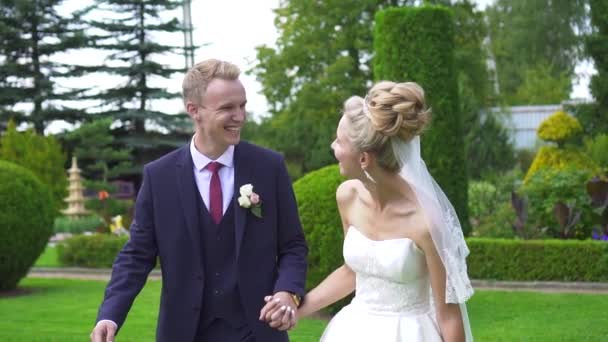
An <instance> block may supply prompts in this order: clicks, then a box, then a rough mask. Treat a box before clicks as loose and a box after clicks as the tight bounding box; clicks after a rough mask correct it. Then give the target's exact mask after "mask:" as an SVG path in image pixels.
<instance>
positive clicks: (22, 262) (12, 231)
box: [0, 161, 54, 291]
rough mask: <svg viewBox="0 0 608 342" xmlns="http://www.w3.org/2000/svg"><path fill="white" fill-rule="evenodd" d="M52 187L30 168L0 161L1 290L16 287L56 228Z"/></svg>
mask: <svg viewBox="0 0 608 342" xmlns="http://www.w3.org/2000/svg"><path fill="white" fill-rule="evenodd" d="M53 216H54V208H53V201H52V195H51V192H50V190H49V188H48V187H47V186H46V185H45V184H43V183H42V182H41V181H40V180H38V178H37V177H36V176H35V175H34V174H33V173H32V172H31V171H29V170H27V169H25V168H23V167H21V166H18V165H15V164H13V163H10V162H7V161H0V291H2V290H11V289H14V288H15V287H16V286H17V284H18V283H19V280H21V278H23V277H24V276H25V275H26V274H27V271H28V270H29V268H30V267H31V266H32V265H33V264H34V262H35V261H36V259H38V257H39V256H40V254H41V253H42V251H43V250H44V247H45V246H46V244H47V242H48V240H49V237H50V236H51V234H52V232H53Z"/></svg>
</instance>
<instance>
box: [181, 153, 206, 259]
mask: <svg viewBox="0 0 608 342" xmlns="http://www.w3.org/2000/svg"><path fill="white" fill-rule="evenodd" d="M176 166H177V167H176V177H177V186H178V190H179V195H180V200H181V204H182V205H181V207H182V209H183V211H184V217H185V218H186V226H187V227H188V231H189V232H190V235H191V239H190V240H191V241H192V247H193V250H194V253H195V257H196V260H197V262H199V263H200V266H201V267H202V258H201V232H200V230H199V227H198V217H197V215H198V207H197V200H196V196H199V195H198V190H197V187H196V181H195V180H194V163H193V162H192V156H191V155H190V148H189V146H186V147H184V148H183V149H182V153H181V155H180V158H179V160H178V162H177V165H176Z"/></svg>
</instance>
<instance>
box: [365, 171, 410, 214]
mask: <svg viewBox="0 0 608 342" xmlns="http://www.w3.org/2000/svg"><path fill="white" fill-rule="evenodd" d="M404 183H405V182H404V181H403V179H402V178H401V176H399V174H398V173H394V172H388V171H384V170H382V171H379V172H377V173H376V176H375V177H374V181H373V182H372V181H371V180H369V179H365V180H363V185H364V186H365V188H366V189H367V190H368V191H369V193H370V195H371V197H372V200H373V202H374V204H375V207H376V209H378V210H380V211H383V210H384V209H386V208H387V207H388V206H390V205H391V204H393V203H396V202H402V201H403V200H404V199H405V198H406V196H407V192H406V191H405V190H404V186H406V185H405V184H404Z"/></svg>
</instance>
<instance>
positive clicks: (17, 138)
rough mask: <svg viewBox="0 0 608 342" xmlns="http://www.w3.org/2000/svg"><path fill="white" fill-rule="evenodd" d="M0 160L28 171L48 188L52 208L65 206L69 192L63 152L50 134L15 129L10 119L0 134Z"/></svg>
mask: <svg viewBox="0 0 608 342" xmlns="http://www.w3.org/2000/svg"><path fill="white" fill-rule="evenodd" d="M0 159H3V160H7V161H10V162H13V163H15V164H17V165H21V166H23V167H25V168H27V169H28V170H31V171H32V172H33V173H34V174H35V175H36V177H38V179H40V180H41V181H42V182H43V183H44V184H45V185H46V186H48V187H49V189H50V190H51V193H52V195H53V204H54V209H55V210H57V209H59V208H63V207H64V206H65V203H64V198H65V197H67V194H68V193H67V188H68V181H67V173H66V170H65V169H64V167H65V154H64V153H63V151H62V150H61V145H60V144H59V142H58V141H57V140H56V139H55V138H54V137H53V136H44V135H38V134H36V133H35V132H34V131H33V130H27V131H24V132H17V130H16V128H15V124H14V123H13V122H12V121H10V122H9V124H8V127H7V130H6V132H5V133H4V135H3V136H1V137H0Z"/></svg>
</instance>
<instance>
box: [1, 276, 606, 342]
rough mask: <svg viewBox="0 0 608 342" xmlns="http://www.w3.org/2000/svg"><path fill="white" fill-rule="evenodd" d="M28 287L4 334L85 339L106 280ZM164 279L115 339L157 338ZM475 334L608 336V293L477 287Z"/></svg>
mask: <svg viewBox="0 0 608 342" xmlns="http://www.w3.org/2000/svg"><path fill="white" fill-rule="evenodd" d="M21 285H22V286H21V287H22V288H24V289H27V290H30V291H32V292H31V294H30V295H27V296H19V297H4V298H0V341H19V342H21V341H86V340H87V339H88V334H89V332H90V329H91V327H92V325H93V321H94V319H95V315H96V310H97V306H98V305H99V302H100V301H101V297H102V295H103V289H104V286H105V283H104V282H100V281H88V280H87V281H84V280H65V279H37V278H28V279H25V280H24V281H23V282H22V284H21ZM159 291H160V282H159V281H150V282H149V283H148V285H147V286H146V287H145V288H144V290H143V291H142V293H141V294H140V295H139V296H138V298H137V300H136V302H135V305H134V306H133V309H132V310H131V313H130V314H129V318H128V319H127V322H126V324H125V326H124V328H123V330H121V333H120V335H119V337H118V339H117V341H118V342H120V341H153V340H154V331H155V325H156V315H157V310H158V293H159ZM468 307H469V316H470V318H471V322H472V326H473V333H474V335H475V339H476V341H482V342H483V341H509V342H511V341H577V342H578V341H607V340H608V315H606V314H605V312H606V308H608V295H582V294H539V293H531V292H494V291H478V292H477V294H476V295H475V296H474V297H473V298H472V299H471V301H470V302H469V306H468ZM324 326H325V322H323V321H319V320H303V321H301V322H300V323H299V325H298V327H297V329H295V330H294V331H293V332H292V333H291V340H292V341H293V342H307V341H318V338H319V336H320V335H321V333H322V331H323V328H324Z"/></svg>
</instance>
